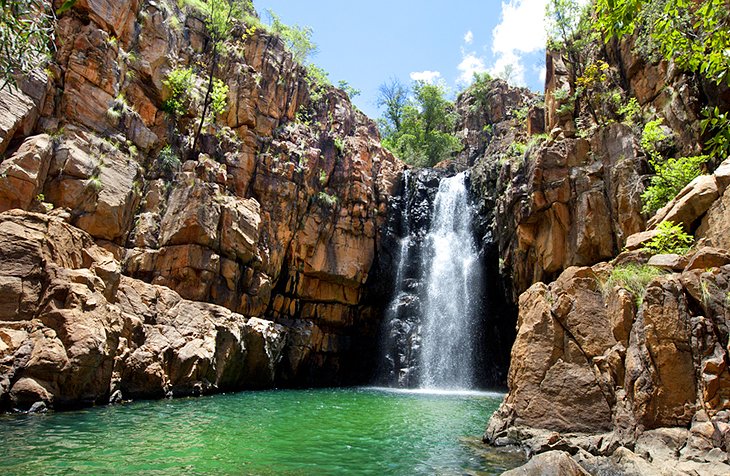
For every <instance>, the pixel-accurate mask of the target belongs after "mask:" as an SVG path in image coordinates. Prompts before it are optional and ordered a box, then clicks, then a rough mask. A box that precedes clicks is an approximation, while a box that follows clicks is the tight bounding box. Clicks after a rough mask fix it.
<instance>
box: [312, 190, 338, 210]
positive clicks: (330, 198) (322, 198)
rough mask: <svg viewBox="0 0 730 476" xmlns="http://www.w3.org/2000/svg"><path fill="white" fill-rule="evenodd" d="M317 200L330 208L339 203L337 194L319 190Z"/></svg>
mask: <svg viewBox="0 0 730 476" xmlns="http://www.w3.org/2000/svg"><path fill="white" fill-rule="evenodd" d="M317 200H318V201H319V202H320V203H322V204H324V205H326V206H328V207H330V208H333V207H334V206H335V205H337V202H338V201H339V199H338V198H337V195H330V194H328V193H327V192H319V193H318V194H317Z"/></svg>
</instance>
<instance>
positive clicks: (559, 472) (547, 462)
mask: <svg viewBox="0 0 730 476" xmlns="http://www.w3.org/2000/svg"><path fill="white" fill-rule="evenodd" d="M502 475H503V476H590V473H588V472H587V471H586V470H584V469H583V468H581V467H580V465H579V464H578V463H576V462H575V460H573V458H571V457H570V454H569V453H567V452H565V451H548V452H547V453H542V454H539V455H537V456H534V457H532V459H530V461H528V462H527V463H526V464H524V465H523V466H520V467H519V468H515V469H511V470H509V471H505V472H504V473H502Z"/></svg>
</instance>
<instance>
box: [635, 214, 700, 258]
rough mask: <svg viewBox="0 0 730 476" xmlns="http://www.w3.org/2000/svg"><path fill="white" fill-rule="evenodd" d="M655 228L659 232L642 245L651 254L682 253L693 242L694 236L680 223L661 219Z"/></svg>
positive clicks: (685, 251)
mask: <svg viewBox="0 0 730 476" xmlns="http://www.w3.org/2000/svg"><path fill="white" fill-rule="evenodd" d="M657 230H659V234H658V235H657V236H655V237H654V238H652V239H651V240H649V241H648V242H647V243H646V244H645V245H644V249H645V250H647V251H649V252H650V253H652V254H678V255H683V254H685V253H687V252H688V251H689V249H690V248H691V247H692V245H693V244H694V241H695V240H694V238H693V237H692V235H690V234H688V233H687V232H685V231H684V228H682V225H675V224H674V223H672V222H671V221H663V222H661V223H660V224H659V225H658V226H657Z"/></svg>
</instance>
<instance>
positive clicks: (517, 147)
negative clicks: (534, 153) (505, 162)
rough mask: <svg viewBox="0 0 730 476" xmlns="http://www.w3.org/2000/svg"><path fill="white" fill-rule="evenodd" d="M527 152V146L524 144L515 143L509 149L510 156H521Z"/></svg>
mask: <svg viewBox="0 0 730 476" xmlns="http://www.w3.org/2000/svg"><path fill="white" fill-rule="evenodd" d="M525 152H527V144H525V143H524V142H513V143H512V144H510V147H509V151H508V153H509V155H514V156H521V155H524V154H525Z"/></svg>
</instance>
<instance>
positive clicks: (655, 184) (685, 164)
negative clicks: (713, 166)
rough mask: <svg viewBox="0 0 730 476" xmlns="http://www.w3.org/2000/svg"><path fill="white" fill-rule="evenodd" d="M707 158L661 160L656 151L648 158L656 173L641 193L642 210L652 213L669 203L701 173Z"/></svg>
mask: <svg viewBox="0 0 730 476" xmlns="http://www.w3.org/2000/svg"><path fill="white" fill-rule="evenodd" d="M708 159H709V157H708V156H706V155H698V156H694V157H680V158H677V159H675V158H669V159H666V160H663V159H662V158H661V155H659V153H658V152H657V153H656V158H651V159H649V163H650V164H651V165H652V167H654V170H655V172H656V175H654V176H653V177H652V178H651V182H650V184H649V186H648V187H647V188H646V190H645V191H644V193H642V194H641V200H642V201H643V202H644V208H643V212H644V213H647V214H650V215H651V214H654V213H656V211H657V210H659V209H660V208H662V207H663V206H664V205H666V204H667V203H669V201H670V200H672V199H673V198H674V197H676V196H677V194H678V193H679V192H680V191H681V190H682V189H683V188H684V187H685V186H686V185H687V184H689V183H690V182H691V181H692V180H694V179H695V178H696V177H698V176H699V175H700V174H702V164H704V163H705V162H707V160H708Z"/></svg>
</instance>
